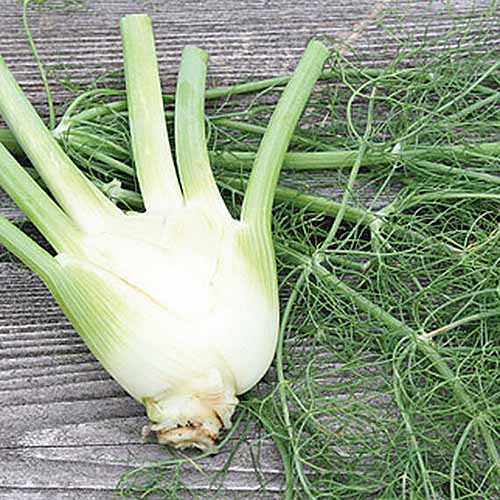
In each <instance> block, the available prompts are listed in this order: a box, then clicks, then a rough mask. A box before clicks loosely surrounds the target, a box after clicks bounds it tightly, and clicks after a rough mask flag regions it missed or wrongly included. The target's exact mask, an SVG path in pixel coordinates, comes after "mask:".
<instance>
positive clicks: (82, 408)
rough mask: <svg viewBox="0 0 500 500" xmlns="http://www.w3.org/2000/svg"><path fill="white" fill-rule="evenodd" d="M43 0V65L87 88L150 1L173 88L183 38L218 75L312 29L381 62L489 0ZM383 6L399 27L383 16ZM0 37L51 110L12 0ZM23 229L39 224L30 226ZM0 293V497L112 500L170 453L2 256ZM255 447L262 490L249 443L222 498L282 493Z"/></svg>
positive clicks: (247, 65)
mask: <svg viewBox="0 0 500 500" xmlns="http://www.w3.org/2000/svg"><path fill="white" fill-rule="evenodd" d="M51 5H52V6H58V9H56V11H55V12H50V11H49V10H48V9H47V7H43V6H42V7H37V8H35V9H33V10H32V14H31V18H32V21H33V32H34V35H35V37H36V38H37V40H38V41H39V47H40V52H41V55H42V57H43V59H44V61H46V62H47V63H48V64H49V65H50V66H52V67H56V68H55V70H54V72H53V73H52V74H51V82H52V83H53V84H56V80H58V79H60V78H62V77H63V76H66V75H68V76H69V77H70V78H71V80H72V81H73V82H75V83H76V84H81V85H86V84H88V83H89V81H90V80H91V78H92V76H96V75H100V74H102V73H103V72H109V71H115V70H119V69H121V65H122V56H121V46H120V35H119V28H118V22H119V19H120V17H121V16H123V15H125V14H127V13H132V12H138V11H146V12H149V13H150V14H151V15H152V16H153V18H154V24H155V29H156V38H157V44H158V54H159V60H160V71H161V76H162V80H163V82H164V86H165V88H167V89H168V88H172V86H173V83H174V81H175V75H176V72H177V67H178V63H179V58H180V53H181V49H182V47H183V46H184V45H185V44H187V43H191V44H200V45H202V46H203V47H205V48H206V49H207V50H208V51H209V52H210V54H211V59H210V79H211V81H212V82H213V83H216V84H222V83H228V82H233V81H237V80H241V79H246V78H248V77H250V76H271V75H277V74H283V73H287V72H289V71H290V70H291V69H292V68H293V66H294V64H295V62H296V61H297V59H298V57H299V56H300V53H301V51H302V49H303V47H304V45H305V43H306V41H307V40H308V39H309V38H310V37H311V36H313V35H316V34H323V35H327V36H328V37H331V38H332V39H333V40H336V41H347V42H348V43H349V44H351V45H352V46H354V47H356V49H357V57H358V58H359V59H360V60H361V61H366V62H369V63H370V64H383V63H384V62H385V61H387V60H388V59H389V58H390V57H392V55H393V54H394V52H395V50H397V48H398V46H399V42H398V41H397V40H396V36H397V37H400V38H401V39H408V38H409V37H410V36H411V37H414V39H415V40H417V41H419V40H421V39H422V38H423V36H424V30H426V35H425V36H427V37H437V36H439V35H440V34H443V33H445V32H447V31H448V30H449V29H450V28H451V27H452V26H454V25H455V24H457V23H462V25H465V24H466V21H465V20H464V19H463V17H464V16H465V15H468V16H469V17H472V18H473V19H475V20H476V21H478V20H479V19H480V17H481V16H482V15H484V13H485V12H486V11H487V10H488V8H490V6H491V2H490V1H489V0H480V1H479V0H457V1H451V2H447V1H444V0H443V1H389V0H386V1H379V2H373V1H372V0H356V1H354V0H335V1H332V0H310V1H307V2H303V1H296V2H284V1H278V0H271V1H269V0H250V1H243V0H228V1H221V0H206V1H205V2H203V3H200V2H197V1H187V2H183V1H169V2H163V1H162V0H147V1H146V0H145V1H139V2H138V1H134V0H109V1H106V2H103V1H99V0H86V1H82V2H81V7H79V8H74V9H73V10H72V11H71V12H68V11H66V10H65V9H64V8H63V7H64V1H63V0H53V2H51ZM381 15H383V16H384V24H385V26H386V27H387V28H391V29H392V30H393V31H394V34H395V35H396V36H393V35H390V34H389V33H388V32H387V30H385V29H381V28H380V27H379V26H378V25H377V16H381ZM484 23H487V24H488V25H489V26H490V29H491V33H492V34H491V37H490V39H489V40H488V41H487V42H486V43H485V47H487V46H490V47H494V46H495V44H498V43H499V37H500V26H499V16H497V18H496V19H495V18H491V19H489V20H486V21H484ZM0 33H1V37H0V53H1V54H2V55H3V56H5V58H6V60H7V62H8V63H9V65H10V66H11V67H12V69H13V71H14V73H15V75H16V76H17V77H18V79H19V81H20V83H21V84H22V86H23V88H25V90H26V92H27V94H28V96H29V97H30V99H31V100H32V101H33V102H34V103H35V104H36V106H37V108H38V109H39V110H40V111H41V112H42V113H46V106H45V105H44V102H45V96H44V94H43V91H42V87H41V85H40V81H39V78H38V74H37V70H36V66H35V64H34V62H33V59H32V57H31V54H30V52H29V49H28V46H27V44H26V40H25V35H24V32H23V30H22V26H21V20H20V8H19V3H18V2H17V1H16V0H3V1H2V17H1V19H0ZM443 43H444V42H443ZM438 49H439V44H437V49H436V50H438ZM57 66H59V67H57ZM68 96H69V93H68V91H67V90H65V89H64V88H63V87H62V86H60V85H54V98H55V102H56V103H58V104H59V103H62V102H64V100H65V99H67V97H68ZM0 207H2V208H1V210H0V211H1V213H2V214H3V215H6V216H8V217H9V218H11V219H16V220H23V217H22V215H21V214H20V212H19V211H18V210H17V209H15V208H13V206H12V203H11V202H10V201H8V200H7V199H6V197H5V195H2V197H0ZM28 231H29V232H30V234H35V233H34V232H33V229H32V228H30V227H29V226H28ZM0 292H1V299H0V403H1V405H2V406H1V407H2V411H1V412H0V499H10V500H11V499H14V500H27V499H30V500H32V499H35V500H37V499H44V500H45V499H47V498H50V499H54V500H69V499H71V500H72V499H77V498H78V499H80V498H85V499H89V500H93V499H95V500H104V499H106V500H108V499H111V498H114V495H113V489H114V486H115V484H116V481H117V480H118V478H119V477H120V475H121V474H122V473H123V472H125V471H127V470H130V468H131V467H134V466H138V465H143V464H145V463H148V462H151V461H155V460H160V459H164V458H165V457H167V456H168V451H166V450H165V449H164V448H163V447H160V446H158V445H155V444H153V443H149V442H147V443H144V442H143V440H142V438H141V436H140V432H139V430H140V428H141V426H142V425H143V424H144V423H145V422H146V419H145V417H144V412H143V409H142V407H141V406H140V405H139V404H137V403H136V402H135V401H133V400H132V399H131V398H130V397H128V396H127V395H126V394H124V392H123V391H122V390H121V389H120V388H119V387H118V386H117V384H115V383H114V382H113V381H112V380H111V379H110V377H109V376H108V375H107V374H106V373H105V372H104V370H103V369H102V368H101V367H100V366H99V364H98V363H97V362H96V361H95V360H94V359H93V358H92V356H91V355H90V353H89V352H88V350H87V349H86V348H85V346H84V345H83V343H82V342H81V340H80V339H79V338H78V337H77V335H76V334H75V333H74V331H73V330H72V328H71V326H70V324H69V322H68V321H67V320H66V319H65V318H64V316H63V315H62V313H61V312H60V310H59V308H58V307H57V305H56V304H55V302H54V300H53V299H52V298H51V297H50V294H49V293H48V291H47V290H46V288H45V287H44V286H43V284H42V283H41V282H40V280H38V278H36V277H34V276H33V275H32V273H31V272H30V271H28V270H26V269H24V268H23V267H20V266H19V265H17V264H13V263H5V262H4V263H0ZM256 432H257V431H254V434H253V435H256V434H255V433H256ZM260 448H261V461H262V464H261V465H262V469H263V471H264V472H265V475H266V479H268V480H269V490H268V491H266V493H262V492H259V491H258V489H259V483H258V481H257V479H256V477H255V474H254V473H253V471H252V469H253V465H252V460H251V456H250V448H249V447H248V446H247V445H244V446H243V448H242V451H241V452H240V453H238V457H237V459H236V460H235V462H234V463H233V464H232V466H231V468H230V472H229V474H228V476H227V480H226V482H225V488H226V489H224V490H221V491H219V492H218V493H216V494H215V497H216V498H233V497H234V498H236V496H235V495H237V498H238V499H240V500H241V499H247V500H254V499H257V498H266V499H274V498H278V497H279V495H278V493H277V491H278V490H279V488H280V486H281V481H282V476H281V472H280V471H281V468H280V465H279V464H280V461H279V457H278V454H277V452H276V450H275V449H274V448H273V447H272V445H271V443H270V441H269V440H266V439H264V440H263V441H262V444H261V445H260ZM228 449H229V447H228ZM226 456H227V452H226V453H223V454H221V455H219V456H218V457H213V458H211V459H210V460H207V461H205V462H204V463H203V464H202V465H204V466H205V467H206V468H207V470H215V469H217V468H220V467H222V464H223V462H224V459H225V457H226ZM189 481H192V482H193V484H194V485H195V486H196V487H197V488H199V491H200V492H203V491H204V488H206V486H207V483H206V481H205V482H204V480H203V479H202V477H201V476H200V475H199V474H196V473H195V472H193V471H192V470H191V471H187V472H186V482H189ZM253 490H255V491H253ZM202 496H203V497H204V498H209V497H210V496H211V494H210V493H208V492H207V493H203V495H202Z"/></svg>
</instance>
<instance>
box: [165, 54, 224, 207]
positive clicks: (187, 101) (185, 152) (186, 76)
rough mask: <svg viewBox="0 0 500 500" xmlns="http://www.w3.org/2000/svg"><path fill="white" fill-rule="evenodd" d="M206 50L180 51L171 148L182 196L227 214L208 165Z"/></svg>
mask: <svg viewBox="0 0 500 500" xmlns="http://www.w3.org/2000/svg"><path fill="white" fill-rule="evenodd" d="M207 60H208V54H207V53H206V52H205V51H204V50H201V49H198V48H196V47H189V46H188V47H186V48H185V49H184V51H183V52H182V60H181V66H180V69H179V77H178V79H177V93H176V99H175V152H176V155H177V166H178V168H179V175H180V178H181V184H182V189H183V192H184V198H185V199H186V200H195V199H196V200H202V201H203V203H206V204H208V205H209V206H212V207H214V208H215V209H216V210H218V211H220V212H221V213H223V214H228V212H227V209H226V207H225V204H224V201H223V200H222V197H221V195H220V193H219V189H218V188H217V185H216V183H215V179H214V176H213V173H212V169H211V168H210V158H209V156H208V150H207V144H206V138H205V110H204V108H205V80H206V75H207Z"/></svg>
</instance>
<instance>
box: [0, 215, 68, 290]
mask: <svg viewBox="0 0 500 500" xmlns="http://www.w3.org/2000/svg"><path fill="white" fill-rule="evenodd" d="M0 244H2V245H4V246H5V248H7V250H9V251H10V252H12V253H13V254H14V255H15V256H16V257H18V258H19V259H21V260H22V261H23V262H24V264H26V265H27V266H28V267H29V268H30V269H32V270H33V271H34V272H35V273H36V274H37V275H38V276H40V277H41V278H42V279H43V280H44V281H45V282H46V283H48V282H50V281H51V280H52V279H53V278H54V276H55V275H56V273H57V272H59V263H58V262H57V261H56V260H55V259H54V257H52V256H51V255H50V254H49V253H48V252H46V251H45V250H44V249H43V248H42V247H41V246H40V245H39V244H38V243H36V242H35V241H33V240H32V239H31V238H30V237H29V236H26V235H25V234H24V233H23V232H22V231H21V230H20V229H19V228H17V227H16V226H15V225H14V224H13V223H12V222H10V221H8V220H7V219H6V218H5V217H1V216H0Z"/></svg>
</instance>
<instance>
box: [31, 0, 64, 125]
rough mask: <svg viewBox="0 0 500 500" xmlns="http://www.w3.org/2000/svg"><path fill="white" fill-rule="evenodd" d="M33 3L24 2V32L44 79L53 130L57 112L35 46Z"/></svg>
mask: <svg viewBox="0 0 500 500" xmlns="http://www.w3.org/2000/svg"><path fill="white" fill-rule="evenodd" d="M31 2H32V0H24V2H23V26H24V31H25V33H26V38H27V39H28V44H29V46H30V50H31V54H32V55H33V58H34V59H35V62H36V65H37V66H38V71H39V73H40V77H41V79H42V83H43V88H44V90H45V96H46V97H47V105H48V107H49V129H50V130H53V129H54V127H55V126H56V112H55V110H54V101H53V99H52V92H51V91H50V85H49V80H48V78H47V71H46V69H45V66H44V64H43V63H42V59H41V58H40V54H39V53H38V49H37V47H36V44H35V40H34V39H33V33H32V32H31V28H30V24H29V21H28V6H29V4H30V3H31Z"/></svg>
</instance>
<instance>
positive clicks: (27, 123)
mask: <svg viewBox="0 0 500 500" xmlns="http://www.w3.org/2000/svg"><path fill="white" fill-rule="evenodd" d="M0 114H2V116H3V118H4V119H5V121H6V122H7V125H8V126H9V128H10V130H11V131H12V133H13V134H14V136H15V137H16V139H17V142H18V143H19V144H20V146H21V147H22V149H23V151H24V152H25V153H26V155H27V156H28V157H29V159H30V160H31V162H32V163H33V165H34V167H35V168H36V169H37V171H38V173H39V174H40V176H41V177H42V179H43V181H44V183H45V185H46V186H47V187H48V188H49V189H50V191H51V192H52V194H53V195H54V197H55V198H56V200H57V201H58V202H59V204H60V205H61V206H62V208H63V209H64V210H65V211H66V212H67V214H68V215H69V216H70V217H71V218H72V219H73V220H74V221H76V222H77V223H79V224H80V225H82V226H91V227H95V226H96V224H97V225H99V224H101V223H102V221H103V219H104V218H106V217H108V216H110V215H114V214H117V213H118V210H117V208H116V207H115V206H114V205H113V204H112V203H111V202H110V201H109V200H108V199H106V197H105V196H103V194H102V193H101V192H100V191H99V190H98V189H96V188H95V186H93V185H92V183H91V182H90V181H88V180H87V179H86V178H85V176H84V174H83V173H82V172H81V171H80V170H79V169H78V168H77V167H76V165H75V164H74V163H73V162H72V161H71V160H70V159H69V158H68V156H67V155H66V154H65V153H64V151H63V150H62V148H61V146H60V145H59V144H58V143H57V141H56V140H55V139H54V137H53V136H52V134H51V132H50V131H49V130H48V129H47V127H46V126H45V125H44V123H43V121H42V120H41V118H40V117H39V116H38V114H37V113H36V111H35V110H34V109H33V107H32V105H31V104H30V102H29V101H28V99H27V98H26V96H25V95H24V93H23V91H22V90H21V88H20V87H19V85H18V84H17V82H16V80H15V79H14V77H13V76H12V74H11V72H10V71H9V69H8V68H7V65H6V64H5V62H4V60H3V59H2V58H1V57H0Z"/></svg>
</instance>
